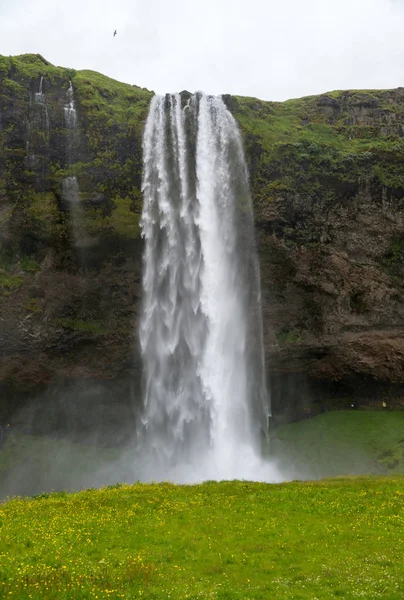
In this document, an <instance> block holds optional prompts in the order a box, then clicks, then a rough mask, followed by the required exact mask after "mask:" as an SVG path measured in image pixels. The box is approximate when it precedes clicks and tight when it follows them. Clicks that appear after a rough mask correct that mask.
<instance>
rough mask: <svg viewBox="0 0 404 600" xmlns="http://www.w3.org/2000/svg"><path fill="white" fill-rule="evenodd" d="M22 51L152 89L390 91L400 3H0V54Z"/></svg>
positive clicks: (402, 59) (400, 32)
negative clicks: (115, 31) (370, 89)
mask: <svg viewBox="0 0 404 600" xmlns="http://www.w3.org/2000/svg"><path fill="white" fill-rule="evenodd" d="M114 29H117V30H118V35H117V36H116V37H115V38H113V36H112V34H113V31H114ZM26 52H32V53H36V52H39V53H40V54H42V55H43V56H44V57H45V58H47V59H48V60H49V61H50V62H52V63H53V64H56V65H60V66H64V67H73V68H75V69H93V70H96V71H100V72H102V73H104V74H106V75H109V76H110V77H114V78H115V79H118V80H120V81H125V82H127V83H131V84H136V85H140V86H144V87H147V88H149V89H152V90H154V91H156V92H159V93H164V92H174V91H181V90H184V89H187V90H189V91H196V90H203V91H205V92H207V93H211V94H220V93H232V94H241V95H246V96H256V97H258V98H262V99H265V100H284V99H287V98H295V97H299V96H304V95H310V94H316V93H321V92H325V91H330V90H335V89H349V88H388V87H398V86H404V0H199V1H198V2H195V1H194V0H187V1H185V0H108V1H106V0H65V1H58V0H0V54H3V55H9V54H11V55H14V54H22V53H26Z"/></svg>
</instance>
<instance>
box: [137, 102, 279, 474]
mask: <svg viewBox="0 0 404 600" xmlns="http://www.w3.org/2000/svg"><path fill="white" fill-rule="evenodd" d="M143 152H144V172H143V199H144V202H143V214H142V220H141V226H142V233H143V237H144V241H145V246H144V272H143V312H142V317H141V322H140V332H139V333H140V346H141V352H142V357H143V362H144V410H143V415H142V421H141V426H140V427H139V432H138V433H139V440H140V442H139V454H140V456H141V458H140V463H141V464H142V465H143V467H142V469H141V477H143V478H146V479H147V478H149V479H153V478H154V479H161V478H171V479H174V480H177V481H195V480H201V479H206V478H210V479H223V478H252V479H263V480H271V479H274V477H275V476H274V471H273V468H271V467H270V465H269V464H268V463H264V462H263V461H261V459H260V436H261V435H262V432H266V430H267V418H268V415H269V400H268V397H267V393H266V383H265V368H264V353H263V342H262V318H261V305H260V304H261V300H260V287H259V266H258V261H257V255H256V249H255V241H254V231H253V220H252V209H251V198H250V193H249V182H248V171H247V167H246V163H245V159H244V152H243V146H242V140H241V136H240V133H239V130H238V127H237V124H236V122H235V120H234V118H233V117H232V115H231V113H230V112H229V111H228V110H227V108H226V106H225V104H224V103H223V101H222V99H221V98H216V97H211V96H206V95H203V94H197V95H194V96H192V97H191V98H190V99H189V101H188V103H187V104H186V105H185V106H184V107H183V106H182V99H181V96H180V95H179V94H176V95H167V96H165V97H160V96H155V97H154V98H153V100H152V104H151V107H150V112H149V116H148V120H147V123H146V127H145V132H144V142H143Z"/></svg>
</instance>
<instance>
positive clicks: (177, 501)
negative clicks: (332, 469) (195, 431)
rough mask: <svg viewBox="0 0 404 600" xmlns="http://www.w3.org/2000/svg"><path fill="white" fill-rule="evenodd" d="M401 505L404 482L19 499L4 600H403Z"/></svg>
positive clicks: (0, 592)
mask: <svg viewBox="0 0 404 600" xmlns="http://www.w3.org/2000/svg"><path fill="white" fill-rule="evenodd" d="M403 500H404V477H402V476H395V477H390V478H377V477H374V478H356V479H355V478H353V479H349V478H346V479H331V480H324V481H322V482H310V483H307V482H293V483H286V484H277V485H271V484H260V483H248V482H237V481H235V482H221V483H216V482H208V483H205V484H203V485H197V486H175V485H172V484H151V485H146V484H135V485H133V486H126V485H124V486H118V487H112V488H104V489H100V490H88V491H83V492H80V493H77V494H63V493H62V494H60V493H59V494H51V495H50V496H41V497H37V498H28V499H25V500H22V499H14V500H11V501H9V502H7V503H5V504H3V505H1V506H0V525H1V527H0V536H1V547H0V568H1V571H0V597H1V598H24V599H26V598H27V599H28V598H37V599H48V598H54V599H58V600H63V599H67V598H69V599H77V598H80V599H81V598H98V599H101V598H103V599H105V598H148V599H152V598H156V599H157V598H162V599H163V598H164V599H166V598H171V599H176V600H180V599H181V600H182V599H184V598H189V599H191V598H192V599H194V600H197V599H198V600H199V599H200V598H206V599H208V598H209V599H211V598H217V599H223V600H224V599H233V598H234V599H250V600H260V599H265V600H267V599H276V600H283V599H293V600H299V599H302V600H303V599H307V600H315V599H317V600H320V599H325V598H344V599H345V600H349V599H354V598H366V599H368V600H370V599H372V600H373V599H376V598H386V599H389V600H402V598H403V597H404V564H403V552H404V510H403Z"/></svg>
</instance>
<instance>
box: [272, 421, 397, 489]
mask: <svg viewBox="0 0 404 600" xmlns="http://www.w3.org/2000/svg"><path fill="white" fill-rule="evenodd" d="M272 451H273V453H274V454H275V455H276V456H277V457H278V458H279V462H280V465H281V468H283V469H286V470H287V471H288V472H289V473H291V475H292V476H294V477H305V478H307V477H308V478H313V477H314V478H318V477H331V476H335V475H355V474H362V473H368V474H369V473H375V474H377V473H383V472H391V473H395V472H399V473H403V472H404V411H391V412H390V411H386V412H383V411H371V410H369V411H367V410H365V411H356V410H352V411H337V412H329V413H326V414H322V415H318V416H316V417H313V418H312V419H307V420H305V421H299V422H296V423H289V424H288V425H283V426H280V427H278V428H277V429H275V430H274V432H273V434H272Z"/></svg>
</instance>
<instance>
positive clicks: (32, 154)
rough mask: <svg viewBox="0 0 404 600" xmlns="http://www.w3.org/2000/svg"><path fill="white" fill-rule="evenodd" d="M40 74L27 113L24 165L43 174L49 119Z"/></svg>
mask: <svg viewBox="0 0 404 600" xmlns="http://www.w3.org/2000/svg"><path fill="white" fill-rule="evenodd" d="M43 87H44V78H43V75H41V78H40V81H39V87H38V91H37V92H33V94H32V96H31V103H30V107H29V111H28V115H27V141H26V165H27V167H28V168H29V169H32V170H35V171H40V172H41V175H42V176H44V175H45V173H46V170H47V163H48V156H49V134H50V119H49V110H48V104H47V101H46V96H45V93H44V91H43Z"/></svg>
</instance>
